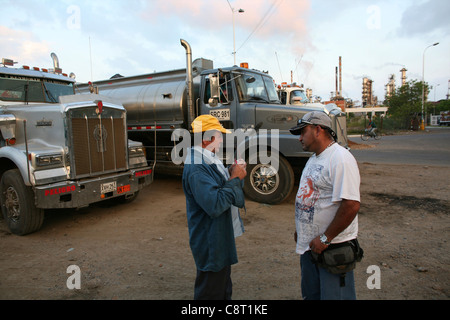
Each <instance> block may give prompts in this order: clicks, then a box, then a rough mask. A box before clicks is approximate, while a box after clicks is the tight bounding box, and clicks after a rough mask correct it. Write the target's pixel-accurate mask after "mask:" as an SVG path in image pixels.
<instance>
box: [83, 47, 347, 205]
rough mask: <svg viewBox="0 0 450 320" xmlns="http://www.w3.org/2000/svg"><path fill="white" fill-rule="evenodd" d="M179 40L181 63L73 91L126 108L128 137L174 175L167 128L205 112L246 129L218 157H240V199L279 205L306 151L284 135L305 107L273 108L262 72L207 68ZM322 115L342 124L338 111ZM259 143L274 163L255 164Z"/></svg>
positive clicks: (187, 125) (273, 94) (275, 102)
mask: <svg viewBox="0 0 450 320" xmlns="http://www.w3.org/2000/svg"><path fill="white" fill-rule="evenodd" d="M180 42H181V45H182V46H183V47H184V48H185V51H186V68H183V69H177V70H171V71H165V72H155V73H151V74H142V75H136V76H128V77H119V78H117V77H114V78H111V79H107V80H102V81H95V82H93V83H84V84H78V90H79V91H80V93H88V92H91V91H96V90H98V92H99V93H100V94H102V95H105V96H109V97H112V98H114V99H117V100H119V101H121V102H122V104H123V105H124V107H125V108H126V109H127V113H128V117H127V126H128V132H129V136H130V138H132V139H133V140H137V141H141V142H143V144H144V146H147V147H149V148H152V147H153V146H155V148H156V150H151V151H150V152H147V155H148V156H149V157H155V158H156V159H152V160H156V162H157V166H156V168H155V171H156V172H157V173H161V172H170V173H176V171H178V172H181V170H180V169H182V164H181V165H180V164H179V162H177V161H175V159H174V158H173V156H174V152H173V150H174V148H176V147H177V143H176V137H175V138H174V133H176V132H177V131H179V130H185V131H187V130H191V123H192V121H193V120H194V119H195V118H196V117H197V116H198V115H203V114H210V115H213V116H215V117H216V118H218V119H219V121H220V122H221V124H222V125H223V126H224V127H225V128H227V129H230V130H231V131H238V130H241V131H243V132H246V133H249V134H247V135H246V136H245V139H244V142H242V141H240V142H238V141H234V144H235V145H237V146H236V147H237V148H236V149H237V150H244V151H243V152H240V154H234V155H233V154H231V155H229V154H228V153H226V154H225V155H224V157H225V158H227V159H229V158H230V157H235V158H239V157H242V158H244V159H245V160H247V162H248V166H247V177H246V180H245V183H244V191H245V193H246V195H247V197H248V198H250V199H251V200H254V201H257V202H263V203H269V204H275V203H279V202H282V201H283V200H284V199H286V197H287V196H288V195H289V194H290V193H291V191H292V189H293V185H294V179H295V178H294V169H293V168H297V167H300V168H302V166H304V164H305V163H306V160H307V159H308V157H309V156H311V155H312V153H310V152H305V151H303V150H302V147H301V144H300V143H299V141H298V137H296V136H293V135H291V134H290V132H289V129H290V128H291V127H294V126H295V125H296V123H297V121H298V120H299V119H301V118H302V117H303V115H304V114H306V113H307V112H309V111H310V110H309V109H308V108H299V107H295V106H286V105H281V104H280V101H279V98H278V95H277V91H276V88H275V84H274V81H273V79H272V77H271V76H270V75H269V74H267V73H264V72H260V71H257V70H251V69H249V68H248V67H246V66H245V65H241V66H240V67H238V66H232V67H224V68H214V66H213V62H212V61H211V60H207V59H202V58H200V59H196V60H195V61H194V62H192V50H191V46H190V45H189V43H188V42H187V41H185V40H182V39H181V40H180ZM329 115H330V116H331V117H332V118H334V117H336V118H339V120H338V121H339V122H340V123H345V114H343V113H339V112H333V113H330V114H329ZM337 134H338V136H339V142H340V143H343V142H344V141H346V140H345V139H343V138H342V136H343V135H345V134H346V132H345V131H344V130H341V131H338V132H337ZM226 136H227V135H226ZM191 138H192V134H191ZM185 139H187V140H188V139H189V137H187V138H186V137H185ZM235 140H238V139H235ZM241 144H243V145H244V147H243V148H241ZM252 146H257V148H256V149H251V147H252ZM263 147H264V151H265V152H266V155H269V156H273V155H274V154H275V155H277V160H278V161H277V165H276V166H275V165H273V163H270V162H268V161H262V159H263V158H264V157H263V156H262V155H263V154H262V148H263ZM175 154H176V153H175ZM249 158H252V159H249ZM266 158H267V157H266ZM250 160H253V161H250ZM227 163H230V162H227ZM174 169H175V170H176V171H174ZM300 170H301V169H300Z"/></svg>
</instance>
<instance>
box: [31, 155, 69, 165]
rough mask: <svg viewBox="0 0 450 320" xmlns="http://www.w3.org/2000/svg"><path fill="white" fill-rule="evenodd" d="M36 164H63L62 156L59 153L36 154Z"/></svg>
mask: <svg viewBox="0 0 450 320" xmlns="http://www.w3.org/2000/svg"><path fill="white" fill-rule="evenodd" d="M36 165H37V166H38V167H47V166H57V165H63V156H62V155H61V154H49V155H37V156H36Z"/></svg>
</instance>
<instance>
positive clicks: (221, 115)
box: [209, 109, 230, 120]
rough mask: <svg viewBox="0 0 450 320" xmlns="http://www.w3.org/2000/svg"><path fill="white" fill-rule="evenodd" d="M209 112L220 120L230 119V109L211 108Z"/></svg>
mask: <svg viewBox="0 0 450 320" xmlns="http://www.w3.org/2000/svg"><path fill="white" fill-rule="evenodd" d="M209 114H210V115H211V116H213V117H216V118H217V119H219V120H230V109H220V110H209Z"/></svg>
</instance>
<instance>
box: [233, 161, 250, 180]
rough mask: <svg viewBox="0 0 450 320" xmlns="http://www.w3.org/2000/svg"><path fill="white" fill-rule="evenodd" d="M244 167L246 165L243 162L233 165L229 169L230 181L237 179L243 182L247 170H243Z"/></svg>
mask: <svg viewBox="0 0 450 320" xmlns="http://www.w3.org/2000/svg"><path fill="white" fill-rule="evenodd" d="M246 167H247V164H246V163H245V162H244V163H235V164H233V165H232V166H231V167H230V180H231V179H234V178H239V179H240V180H243V179H244V178H245V176H246V175H247V170H245V168H246Z"/></svg>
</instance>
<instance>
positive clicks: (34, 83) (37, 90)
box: [0, 76, 74, 103]
mask: <svg viewBox="0 0 450 320" xmlns="http://www.w3.org/2000/svg"><path fill="white" fill-rule="evenodd" d="M72 94H74V91H73V84H72V83H70V82H64V81H57V80H52V79H40V78H23V77H22V78H4V77H1V76H0V100H3V101H17V102H53V103H55V102H58V98H59V96H67V95H72Z"/></svg>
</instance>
